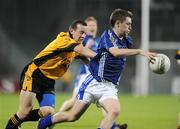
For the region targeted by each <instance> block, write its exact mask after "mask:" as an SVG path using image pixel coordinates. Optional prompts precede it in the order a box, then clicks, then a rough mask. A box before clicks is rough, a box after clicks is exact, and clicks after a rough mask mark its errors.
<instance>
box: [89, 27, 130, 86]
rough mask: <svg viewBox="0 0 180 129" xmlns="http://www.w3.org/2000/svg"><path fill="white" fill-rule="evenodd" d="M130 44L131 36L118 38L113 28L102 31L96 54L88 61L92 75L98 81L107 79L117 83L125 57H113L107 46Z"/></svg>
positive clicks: (122, 46)
mask: <svg viewBox="0 0 180 129" xmlns="http://www.w3.org/2000/svg"><path fill="white" fill-rule="evenodd" d="M131 45H132V38H131V37H130V36H127V37H124V38H123V39H120V38H119V37H118V36H117V35H116V34H115V33H114V31H113V30H111V29H109V30H106V31H104V33H103V34H102V36H101V38H100V41H99V44H98V48H97V55H96V56H95V57H94V58H93V59H92V60H91V61H90V63H89V70H90V73H91V74H92V76H93V77H94V78H95V79H96V80H97V81H99V82H102V81H109V82H112V83H113V84H115V85H118V84H119V81H120V78H121V73H122V71H123V69H124V67H125V63H126V57H114V56H113V55H112V54H111V53H110V52H109V48H111V47H117V48H130V47H131Z"/></svg>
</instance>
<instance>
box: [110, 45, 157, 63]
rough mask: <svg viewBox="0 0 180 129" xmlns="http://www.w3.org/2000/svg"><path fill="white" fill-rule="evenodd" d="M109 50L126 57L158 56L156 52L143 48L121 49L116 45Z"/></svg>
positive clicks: (117, 55) (118, 55)
mask: <svg viewBox="0 0 180 129" xmlns="http://www.w3.org/2000/svg"><path fill="white" fill-rule="evenodd" d="M109 52H110V53H111V54H112V55H113V56H115V57H124V56H132V55H142V56H145V57H147V58H148V59H149V60H151V59H152V58H153V57H155V56H157V54H156V53H153V52H146V51H144V50H142V49H119V48H116V47H111V48H109Z"/></svg>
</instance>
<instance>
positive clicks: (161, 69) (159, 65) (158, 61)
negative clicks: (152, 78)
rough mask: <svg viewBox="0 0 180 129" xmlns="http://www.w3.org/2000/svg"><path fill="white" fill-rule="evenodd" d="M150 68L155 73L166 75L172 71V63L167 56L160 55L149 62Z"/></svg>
mask: <svg viewBox="0 0 180 129" xmlns="http://www.w3.org/2000/svg"><path fill="white" fill-rule="evenodd" d="M149 66H150V69H151V71H153V72H154V73H157V74H164V73H166V72H167V71H168V70H169V69H170V66H171V62H170V59H169V57H168V56H166V55H165V54H158V56H157V57H154V60H151V61H150V62H149Z"/></svg>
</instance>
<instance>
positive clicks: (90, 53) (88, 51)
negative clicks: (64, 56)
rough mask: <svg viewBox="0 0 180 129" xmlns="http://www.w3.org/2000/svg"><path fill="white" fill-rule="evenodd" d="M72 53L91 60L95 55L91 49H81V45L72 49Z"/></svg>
mask: <svg viewBox="0 0 180 129" xmlns="http://www.w3.org/2000/svg"><path fill="white" fill-rule="evenodd" d="M74 51H76V52H78V53H80V54H82V55H84V56H86V57H90V58H93V57H95V56H96V53H95V52H94V51H92V50H91V49H89V48H87V47H83V45H82V44H79V45H77V46H76V47H75V48H74Z"/></svg>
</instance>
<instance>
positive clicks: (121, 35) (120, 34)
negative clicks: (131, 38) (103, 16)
mask: <svg viewBox="0 0 180 129" xmlns="http://www.w3.org/2000/svg"><path fill="white" fill-rule="evenodd" d="M112 29H113V31H114V33H115V34H116V35H117V36H118V37H119V38H120V39H122V38H123V37H124V36H123V34H122V33H121V32H120V31H119V30H117V29H115V28H112Z"/></svg>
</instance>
